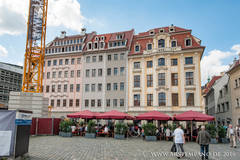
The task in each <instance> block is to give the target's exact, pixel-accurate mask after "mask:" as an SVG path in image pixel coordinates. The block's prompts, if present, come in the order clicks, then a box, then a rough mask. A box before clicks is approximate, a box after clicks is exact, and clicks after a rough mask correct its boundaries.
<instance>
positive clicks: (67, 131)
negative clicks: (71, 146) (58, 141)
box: [59, 119, 73, 137]
mask: <svg viewBox="0 0 240 160" xmlns="http://www.w3.org/2000/svg"><path fill="white" fill-rule="evenodd" d="M72 125H73V123H72V121H71V120H69V119H64V120H62V121H61V122H60V124H59V136H62V137H72V128H71V126H72Z"/></svg>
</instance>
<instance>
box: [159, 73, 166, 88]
mask: <svg viewBox="0 0 240 160" xmlns="http://www.w3.org/2000/svg"><path fill="white" fill-rule="evenodd" d="M158 86H165V73H158Z"/></svg>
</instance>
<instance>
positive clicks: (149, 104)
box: [147, 94, 153, 106]
mask: <svg viewBox="0 0 240 160" xmlns="http://www.w3.org/2000/svg"><path fill="white" fill-rule="evenodd" d="M152 105H153V95H152V94H147V106H152Z"/></svg>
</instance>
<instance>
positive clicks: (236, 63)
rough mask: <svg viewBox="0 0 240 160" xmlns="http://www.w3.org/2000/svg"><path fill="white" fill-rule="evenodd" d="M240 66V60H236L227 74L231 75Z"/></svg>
mask: <svg viewBox="0 0 240 160" xmlns="http://www.w3.org/2000/svg"><path fill="white" fill-rule="evenodd" d="M239 66H240V59H239V60H236V61H235V62H234V64H233V65H232V66H231V67H230V69H229V70H228V72H227V73H230V72H231V71H233V70H234V69H235V68H237V67H239Z"/></svg>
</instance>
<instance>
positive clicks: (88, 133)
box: [85, 120, 96, 138]
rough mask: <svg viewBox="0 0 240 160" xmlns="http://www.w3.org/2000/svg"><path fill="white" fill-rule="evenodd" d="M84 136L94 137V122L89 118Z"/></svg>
mask: <svg viewBox="0 0 240 160" xmlns="http://www.w3.org/2000/svg"><path fill="white" fill-rule="evenodd" d="M85 137H86V138H96V123H95V121H92V120H90V121H89V122H88V125H87V131H86V134H85Z"/></svg>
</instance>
